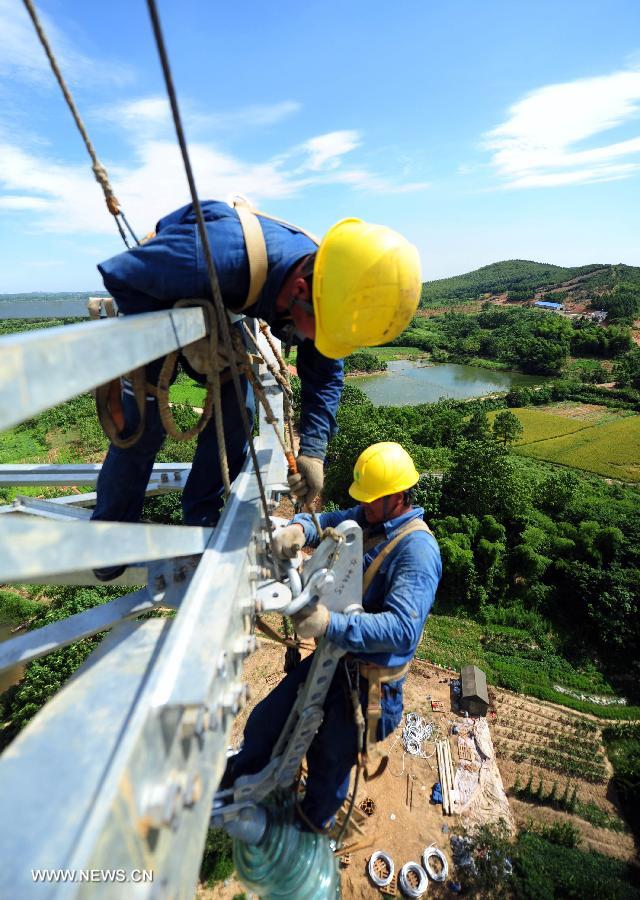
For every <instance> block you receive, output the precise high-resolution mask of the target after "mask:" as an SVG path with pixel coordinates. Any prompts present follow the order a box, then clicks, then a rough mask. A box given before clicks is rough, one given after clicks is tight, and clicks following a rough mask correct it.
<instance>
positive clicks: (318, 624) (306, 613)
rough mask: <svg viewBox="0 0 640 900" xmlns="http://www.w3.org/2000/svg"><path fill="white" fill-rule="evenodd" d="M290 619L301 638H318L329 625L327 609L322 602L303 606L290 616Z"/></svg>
mask: <svg viewBox="0 0 640 900" xmlns="http://www.w3.org/2000/svg"><path fill="white" fill-rule="evenodd" d="M291 621H292V622H293V627H294V628H295V630H296V631H297V633H298V634H299V636H300V637H301V638H319V637H322V635H323V634H324V633H325V631H326V630H327V628H328V626H329V610H328V609H327V607H326V606H325V605H324V603H316V604H315V605H314V606H305V607H303V608H302V609H301V610H300V612H298V613H296V614H295V615H294V616H291Z"/></svg>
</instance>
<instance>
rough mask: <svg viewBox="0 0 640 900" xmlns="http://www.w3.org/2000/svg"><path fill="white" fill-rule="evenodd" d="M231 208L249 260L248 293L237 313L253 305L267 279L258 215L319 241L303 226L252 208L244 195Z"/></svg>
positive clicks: (264, 250) (317, 243)
mask: <svg viewBox="0 0 640 900" xmlns="http://www.w3.org/2000/svg"><path fill="white" fill-rule="evenodd" d="M233 208H234V209H235V211H236V212H237V213H238V218H239V219H240V225H241V226H242V234H243V235H244V243H245V248H246V251H247V258H248V260H249V293H248V294H247V299H246V300H245V301H244V303H243V304H242V306H239V307H236V308H235V310H234V312H236V313H238V312H242V311H243V310H245V309H247V308H248V307H249V306H253V304H254V303H255V302H256V300H257V299H258V297H259V296H260V292H261V291H262V288H263V287H264V284H265V281H266V280H267V273H268V269H269V258H268V256H267V245H266V243H265V239H264V234H263V231H262V226H261V225H260V222H259V221H258V216H262V218H263V219H269V220H270V221H271V222H277V223H278V224H279V225H285V226H286V227H287V228H293V229H295V230H296V231H299V232H300V233H301V234H304V235H305V236H306V237H308V238H309V240H311V241H313V242H314V244H316V245H319V244H320V241H319V240H318V238H317V237H315V235H313V234H311V233H310V232H309V231H305V230H304V228H299V227H298V226H297V225H291V224H290V223H289V222H285V220H284V219H277V218H276V217H275V216H268V215H267V214H266V213H263V212H259V211H258V210H257V209H252V207H251V206H250V205H249V204H248V203H247V201H246V200H245V199H244V197H236V198H235V200H234V201H233Z"/></svg>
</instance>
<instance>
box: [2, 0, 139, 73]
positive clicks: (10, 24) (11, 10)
mask: <svg viewBox="0 0 640 900" xmlns="http://www.w3.org/2000/svg"><path fill="white" fill-rule="evenodd" d="M38 16H39V18H40V20H41V22H42V26H43V28H44V32H45V34H46V35H47V38H48V40H49V43H50V45H51V48H52V50H53V52H54V54H55V56H56V59H57V61H58V64H59V65H60V68H61V70H62V73H63V75H64V77H65V79H67V80H68V81H69V82H71V83H72V84H81V83H82V82H83V81H84V80H85V79H87V78H88V77H90V81H91V84H92V86H93V87H95V86H96V85H98V84H100V83H102V84H104V83H107V84H126V83H129V82H130V81H131V79H132V69H131V67H130V66H128V65H126V64H123V63H120V62H118V63H115V61H113V65H108V66H107V65H96V61H95V59H92V58H91V57H90V56H89V55H87V54H84V53H82V52H81V51H79V50H78V49H77V48H75V47H73V46H72V44H71V43H70V41H68V40H67V38H66V37H65V35H64V34H63V33H62V31H61V30H60V29H59V28H58V27H57V26H56V24H55V22H53V21H52V20H51V19H49V18H48V16H47V15H46V14H45V13H43V12H42V11H41V10H38ZM0 35H2V52H0V74H1V75H3V76H5V77H7V76H8V77H14V78H17V79H18V80H20V81H23V82H24V81H28V82H31V83H35V84H38V85H40V86H43V87H46V88H50V89H55V90H58V86H57V84H56V82H55V79H54V76H53V73H52V72H51V69H50V67H49V61H48V60H47V58H46V56H45V53H44V49H43V47H42V45H41V44H40V41H39V39H38V37H37V35H36V32H35V29H34V27H33V24H32V22H31V19H30V18H29V15H28V13H27V11H26V9H25V7H24V5H23V4H22V3H20V2H19V0H0Z"/></svg>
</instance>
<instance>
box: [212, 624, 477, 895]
mask: <svg viewBox="0 0 640 900" xmlns="http://www.w3.org/2000/svg"><path fill="white" fill-rule="evenodd" d="M283 653H284V650H283V648H282V647H280V646H279V645H276V644H274V643H272V642H271V641H266V640H260V641H259V647H258V650H257V652H256V653H254V654H253V655H252V656H251V657H249V659H248V660H247V661H246V663H245V678H246V681H247V684H248V685H249V691H250V702H249V704H248V706H247V707H246V708H245V709H244V710H243V711H242V712H241V713H240V715H239V716H238V718H237V719H236V722H235V723H234V727H233V732H232V741H231V743H232V745H234V746H235V745H236V744H238V743H239V742H240V740H241V736H242V730H243V727H244V724H245V722H246V719H247V717H248V715H249V713H250V711H251V709H252V708H253V706H254V705H255V703H258V702H259V701H260V700H261V699H262V698H263V697H264V696H265V695H266V694H267V693H268V692H269V691H270V690H272V688H273V687H274V686H275V685H276V684H277V683H278V681H279V680H280V679H281V678H282V677H283V673H282V662H283ZM454 675H455V673H453V672H447V671H444V670H442V669H439V668H437V667H434V666H431V665H429V664H428V663H423V662H419V661H417V660H416V661H415V662H414V664H413V666H412V669H411V672H410V674H409V676H408V678H407V682H406V685H405V712H417V713H419V714H420V715H422V716H424V718H425V719H426V720H427V721H430V722H432V723H433V724H434V725H435V727H436V732H435V733H434V739H435V736H436V733H437V735H438V736H439V737H442V738H444V737H446V736H447V735H448V734H449V731H450V727H451V725H452V724H453V723H455V722H458V721H460V720H459V719H458V717H457V716H456V715H453V714H452V712H451V700H452V696H453V695H452V690H451V686H450V679H451V677H454ZM431 699H434V700H439V701H442V703H443V705H444V708H445V710H446V711H445V712H444V713H443V712H435V711H432V709H431ZM401 733H402V724H401V726H400V727H399V728H398V729H397V730H396V731H395V732H394V733H393V734H392V735H390V736H389V737H388V738H387V740H386V741H385V742H384V743H383V744H381V745H380V747H381V748H382V751H383V752H384V753H388V755H389V765H388V766H387V769H386V771H385V772H384V773H383V774H382V775H381V776H380V777H379V778H377V779H376V780H374V781H370V782H368V783H366V782H364V780H363V779H361V782H360V788H359V791H358V795H357V798H356V802H357V804H358V805H359V804H360V802H361V801H362V800H363V799H364V798H365V797H366V798H370V799H371V800H373V801H374V804H375V812H374V814H373V815H372V816H371V817H370V818H365V817H358V818H359V820H360V819H361V820H362V830H363V831H364V835H362V834H360V833H358V832H357V831H355V830H352V829H350V832H349V834H348V836H347V838H346V840H345V848H346V849H348V848H349V845H351V844H359V843H361V842H362V843H366V844H367V846H364V847H362V848H361V849H355V850H354V851H353V852H352V853H351V854H350V856H351V859H350V863H349V865H348V866H347V867H345V868H341V872H342V896H343V898H344V900H356V898H375V897H380V896H381V893H380V891H379V889H378V888H376V887H375V886H374V885H373V884H372V883H371V881H370V880H369V877H368V875H367V861H368V859H369V856H370V855H371V853H372V852H373V851H374V850H384V851H385V852H386V853H388V854H390V856H391V857H392V859H393V860H394V863H395V866H396V872H397V871H399V869H400V867H401V866H402V865H403V864H404V863H405V862H409V861H411V860H413V861H415V862H421V857H422V852H423V850H424V849H425V848H426V847H428V846H429V845H430V844H435V845H436V846H438V847H439V848H440V849H441V850H442V851H443V852H444V854H445V856H446V857H447V859H448V860H449V863H450V864H451V856H450V845H449V830H450V829H451V828H452V827H453V826H454V823H456V824H459V821H458V817H457V816H445V815H444V814H443V811H442V805H440V804H438V805H432V804H431V803H430V802H429V799H430V796H431V788H432V787H433V785H434V784H435V783H436V782H437V781H438V780H439V775H438V764H437V761H436V755H435V743H433V742H430V743H427V744H425V745H424V746H425V752H426V754H427V756H428V757H429V758H427V759H422V758H419V757H411V756H409V755H408V754H405V753H404V752H403V746H402V741H401ZM451 753H452V759H453V763H454V767H455V766H456V764H457V752H456V739H455V738H452V739H451ZM242 891H243V888H242V886H241V885H240V883H239V882H238V881H236V879H235V878H232V879H230V880H229V881H228V883H226V884H221V885H216V886H215V887H214V888H211V889H206V888H200V889H199V891H198V893H197V897H198V898H199V900H213V898H216V900H232V898H233V897H234V895H237V894H238V893H241V892H242ZM447 892H448V891H447V888H446V885H441V884H437V883H435V882H431V883H430V885H429V894H430V895H431V896H438V895H440V894H444V893H447Z"/></svg>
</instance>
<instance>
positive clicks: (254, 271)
mask: <svg viewBox="0 0 640 900" xmlns="http://www.w3.org/2000/svg"><path fill="white" fill-rule="evenodd" d="M233 208H234V209H235V211H236V212H237V213H238V218H239V219H240V225H241V226H242V233H243V235H244V243H245V247H246V250H247V258H248V260H249V293H248V294H247V299H246V300H245V301H244V303H243V304H242V306H241V307H239V308H238V309H236V310H235V312H241V311H242V310H243V309H247V307H249V306H253V304H254V303H255V302H256V300H257V299H258V297H259V295H260V291H261V290H262V288H263V287H264V283H265V281H266V280H267V271H268V269H269V259H268V257H267V245H266V243H265V240H264V234H263V233H262V228H261V227H260V222H259V221H258V219H257V217H256V215H255V214H254V213H253V212H252V211H251V209H250V208H249V205H248V203H247V202H246V200H240V199H237V200H234V202H233Z"/></svg>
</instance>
